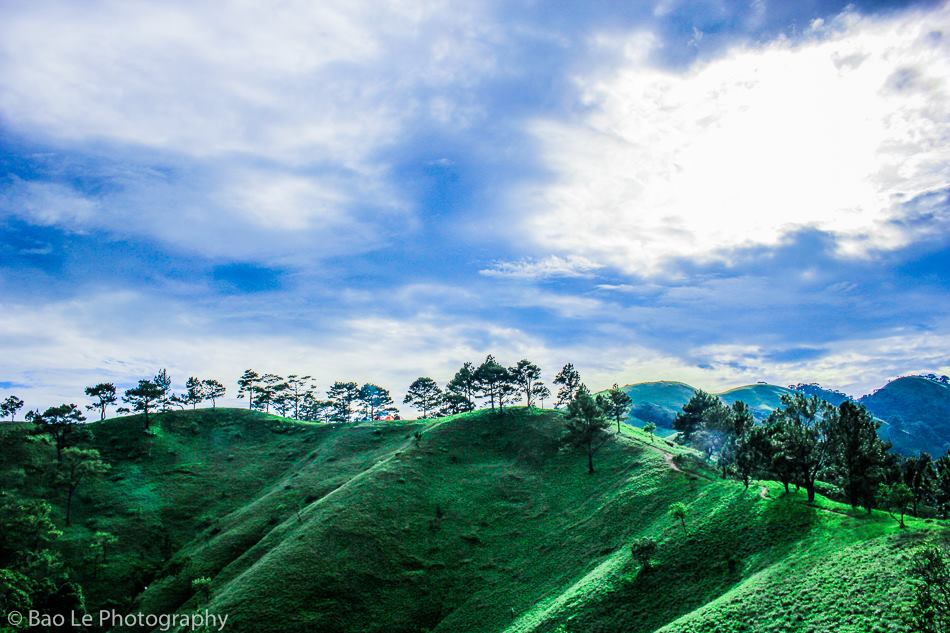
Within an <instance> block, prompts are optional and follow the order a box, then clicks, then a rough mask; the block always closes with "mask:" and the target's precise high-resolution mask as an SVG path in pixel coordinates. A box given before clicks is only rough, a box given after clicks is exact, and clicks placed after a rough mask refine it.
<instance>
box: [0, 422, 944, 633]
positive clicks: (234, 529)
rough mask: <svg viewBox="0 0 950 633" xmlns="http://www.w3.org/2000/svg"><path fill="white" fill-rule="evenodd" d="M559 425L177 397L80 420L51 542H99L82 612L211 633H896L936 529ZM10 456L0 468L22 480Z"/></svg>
mask: <svg viewBox="0 0 950 633" xmlns="http://www.w3.org/2000/svg"><path fill="white" fill-rule="evenodd" d="M562 424H563V422H562V418H561V415H560V414H559V413H556V412H552V411H538V410H526V409H523V408H516V409H512V410H511V411H510V412H509V413H508V414H506V415H504V416H498V415H494V414H492V413H491V412H486V411H480V412H475V413H472V414H465V415H460V416H455V417H450V418H445V419H441V420H436V421H427V422H425V423H396V424H393V423H367V424H359V425H348V426H340V425H337V426H331V425H317V424H305V423H297V422H291V421H287V420H283V419H280V418H275V417H272V416H264V415H261V414H253V413H249V412H244V411H235V410H225V411H217V412H212V411H198V412H185V413H174V414H166V415H163V416H159V418H158V421H157V425H156V432H155V435H154V436H153V437H145V436H142V434H141V430H140V429H141V427H140V424H139V420H137V419H136V418H134V417H133V418H124V419H120V420H114V421H109V422H106V423H104V424H96V425H92V427H93V430H94V432H95V438H94V439H93V441H92V444H93V445H96V446H98V447H99V448H100V449H101V450H102V451H103V452H104V454H105V455H106V457H107V458H108V459H109V460H110V461H112V462H113V467H114V470H113V474H112V476H111V481H103V482H100V483H96V484H90V485H89V486H88V487H87V488H86V489H85V490H84V491H82V492H81V494H80V499H79V503H78V506H77V511H76V517H77V520H76V524H75V525H74V526H73V527H72V528H69V529H67V530H66V535H65V537H64V539H63V544H64V547H66V548H67V549H69V548H71V547H76V548H78V547H80V546H81V544H82V542H83V539H85V538H88V536H89V533H90V532H91V531H92V530H109V531H112V532H114V533H116V534H118V535H119V536H120V542H119V544H118V545H117V546H116V548H115V551H114V552H113V553H112V555H111V556H110V560H109V561H108V563H107V564H106V565H104V566H103V568H102V569H99V570H98V571H97V572H95V573H93V570H92V569H90V570H87V571H85V572H81V573H85V575H84V576H83V577H82V578H80V580H81V581H82V583H83V584H84V586H87V588H88V592H89V606H90V609H98V608H101V607H103V606H104V605H111V604H117V605H119V606H120V607H121V608H132V609H135V610H141V611H144V612H151V613H171V612H175V611H187V610H190V609H195V608H198V607H201V608H204V607H207V608H209V609H211V610H212V611H213V612H216V613H227V614H229V616H230V618H229V621H228V630H229V631H239V632H240V631H255V632H257V631H344V632H346V631H353V632H356V631H361V632H362V631H366V632H374V631H380V632H382V631H387V632H397V633H398V632H407V633H408V632H410V631H411V632H413V633H416V632H418V631H422V630H429V631H445V632H449V631H451V632H453V633H454V632H465V631H471V632H475V631H485V632H488V631H491V632H495V631H511V632H515V631H524V632H527V631H532V632H539V633H540V632H545V631H617V630H623V631H630V632H634V633H636V632H641V631H642V632H644V633H646V632H652V631H658V630H663V631H666V632H670V633H672V632H673V631H676V632H680V631H709V630H716V631H740V630H741V631H803V630H811V631H829V632H830V631H869V630H889V631H905V630H906V628H904V626H903V625H902V624H901V620H900V613H899V612H898V611H897V610H895V609H891V608H888V607H887V606H886V605H899V604H902V603H903V602H904V601H906V598H907V596H908V592H909V590H910V587H909V585H908V584H907V582H906V581H905V580H904V578H903V575H902V570H903V569H905V568H906V565H907V553H908V552H909V551H910V550H912V549H913V548H916V547H918V546H919V545H920V543H921V542H922V541H923V539H924V538H927V537H928V534H929V535H930V537H931V538H932V537H934V536H935V535H937V536H939V537H940V538H945V536H944V535H945V531H944V530H943V529H942V527H939V526H940V523H939V522H935V523H924V522H919V521H911V522H910V525H911V529H910V530H909V531H906V532H903V533H900V532H899V531H898V530H897V529H896V524H895V522H894V521H893V520H892V519H890V518H889V517H887V516H886V515H882V514H879V513H875V514H874V515H872V516H870V517H866V516H864V515H862V514H860V513H859V514H858V516H855V517H852V516H850V509H847V508H843V507H841V506H840V505H838V504H835V503H832V502H828V501H826V500H824V499H819V503H820V506H821V507H819V508H814V507H807V506H806V505H805V504H804V503H803V499H802V497H800V496H797V495H795V494H792V495H791V496H789V497H781V496H780V492H781V488H780V486H777V485H773V484H769V483H766V484H764V488H763V486H760V485H756V486H753V487H752V488H750V489H748V490H747V489H744V488H743V486H742V485H741V484H739V483H737V482H733V481H722V480H718V479H716V478H715V477H714V476H712V475H711V474H710V473H708V472H705V471H703V470H701V469H700V470H698V471H695V472H689V469H688V468H687V467H686V465H685V462H682V463H681V465H680V466H677V465H676V462H674V460H673V456H674V454H679V453H688V452H689V451H688V450H686V449H683V448H681V447H678V446H675V445H670V444H668V443H666V442H665V441H664V440H660V439H654V440H653V442H655V443H653V442H651V440H650V438H648V437H647V436H646V434H644V433H643V432H642V431H640V430H639V429H636V428H632V427H624V429H623V433H622V435H621V436H615V437H614V439H613V440H612V441H611V442H609V443H608V444H607V445H606V446H604V448H603V449H601V451H600V452H598V454H597V456H596V458H595V465H596V467H597V472H596V473H595V474H594V475H591V476H588V475H587V474H586V460H585V458H584V457H583V456H582V455H580V454H578V453H577V452H575V451H573V450H567V449H564V448H561V447H560V445H559V442H558V438H559V436H560V433H561V429H562ZM417 433H418V435H417ZM14 434H15V433H4V434H0V442H3V444H4V446H3V447H2V448H4V449H7V448H11V450H14V449H13V448H12V447H14V446H16V447H19V448H16V449H15V450H16V451H20V452H19V454H18V458H21V459H23V460H25V462H26V463H28V462H29V461H30V460H31V459H35V458H39V457H41V456H42V455H41V453H43V452H44V451H47V452H48V450H50V449H51V447H49V446H46V445H44V444H43V443H26V444H17V443H16V442H14V439H15V438H12V437H11V435H14ZM11 454H12V453H10V452H7V451H4V452H3V453H2V455H3V457H2V458H0V479H2V483H3V484H4V485H5V487H7V486H11V487H12V488H15V489H16V490H18V491H19V492H20V493H21V494H24V495H26V494H29V493H30V492H31V491H34V489H33V488H32V487H31V486H32V484H31V483H30V480H29V478H23V477H18V476H17V472H18V471H20V470H22V466H21V463H25V462H14V461H13V460H10V459H8V456H9V455H11ZM46 457H48V454H47V455H46ZM693 468H695V466H694V467H693ZM683 470H686V472H683ZM673 501H683V502H685V503H687V504H688V506H689V517H688V519H687V529H688V533H687V532H684V531H683V529H682V528H681V527H680V526H679V525H677V524H674V523H673V522H671V520H670V519H669V517H668V515H667V508H668V506H669V504H670V503H672V502H673ZM640 536H650V537H652V538H654V539H656V540H657V541H658V542H659V549H658V551H657V553H656V556H655V557H654V563H655V564H654V568H653V569H652V570H649V571H642V570H640V569H639V566H638V565H637V564H636V563H634V562H633V561H632V560H631V559H630V551H629V545H630V542H631V541H632V540H633V539H634V538H637V537H640ZM163 550H164V551H163ZM855 563H859V564H855ZM198 577H209V578H211V579H212V591H211V597H210V601H208V602H207V603H205V602H204V601H203V600H202V599H200V598H199V596H196V595H195V594H194V591H193V590H192V588H191V581H192V580H193V579H195V578H198ZM146 585H147V588H145V586H146ZM143 589H144V590H143ZM130 596H131V597H133V598H134V599H133V601H132V602H129V601H128V600H126V598H127V597H130ZM664 627H666V628H664Z"/></svg>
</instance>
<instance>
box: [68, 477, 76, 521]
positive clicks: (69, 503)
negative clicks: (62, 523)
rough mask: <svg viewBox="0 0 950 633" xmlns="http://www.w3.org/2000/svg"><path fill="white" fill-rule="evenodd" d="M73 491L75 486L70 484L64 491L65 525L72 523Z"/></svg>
mask: <svg viewBox="0 0 950 633" xmlns="http://www.w3.org/2000/svg"><path fill="white" fill-rule="evenodd" d="M75 491H76V488H75V486H70V487H69V489H68V490H67V492H66V525H72V516H73V492H75Z"/></svg>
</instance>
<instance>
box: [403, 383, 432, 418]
mask: <svg viewBox="0 0 950 633" xmlns="http://www.w3.org/2000/svg"><path fill="white" fill-rule="evenodd" d="M441 399H442V390H441V389H439V385H438V383H436V382H435V381H434V380H432V379H431V378H429V377H428V376H420V377H419V378H416V379H415V380H414V381H413V382H412V384H411V385H409V390H408V391H407V392H406V397H405V398H403V400H402V403H403V404H408V405H410V406H412V407H415V408H416V409H417V410H418V411H419V412H420V413H421V414H422V415H421V416H419V417H420V418H427V417H429V413H431V412H433V411H435V410H436V409H438V407H439V404H440V402H441Z"/></svg>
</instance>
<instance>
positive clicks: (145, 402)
mask: <svg viewBox="0 0 950 633" xmlns="http://www.w3.org/2000/svg"><path fill="white" fill-rule="evenodd" d="M164 393H166V392H165V391H163V390H162V388H161V387H160V386H159V385H156V384H155V383H154V382H152V381H151V380H140V381H139V384H138V385H136V386H135V387H133V388H131V389H127V390H126V391H125V395H124V396H122V402H125V403H127V404H130V405H132V410H133V411H141V412H142V413H143V414H144V417H145V430H146V431H147V430H148V425H149V418H148V414H149V411H151V410H152V409H153V408H154V407H155V406H156V404H157V403H160V402H161V399H162V397H163V394H164Z"/></svg>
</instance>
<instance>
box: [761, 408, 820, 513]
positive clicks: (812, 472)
mask: <svg viewBox="0 0 950 633" xmlns="http://www.w3.org/2000/svg"><path fill="white" fill-rule="evenodd" d="M782 404H783V405H784V406H783V408H782V409H779V411H778V417H779V419H780V421H781V422H780V425H779V431H778V432H777V434H776V435H775V437H774V440H775V442H776V452H777V453H779V454H781V455H783V456H784V457H785V458H786V459H787V460H788V461H789V463H790V464H791V465H792V468H793V472H794V474H795V481H796V482H798V483H800V484H801V485H802V486H803V487H804V488H805V491H806V492H807V494H808V502H809V503H812V502H814V501H815V481H816V480H817V478H818V473H819V472H821V470H822V468H824V466H825V463H826V461H827V455H828V450H827V438H826V433H825V431H826V428H827V423H826V420H825V418H826V417H828V416H829V415H833V412H834V408H833V407H831V405H829V404H828V403H826V402H824V401H821V400H819V399H818V398H817V397H815V396H811V397H808V396H806V395H805V394H803V393H794V394H792V395H790V396H789V395H783V396H782Z"/></svg>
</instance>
